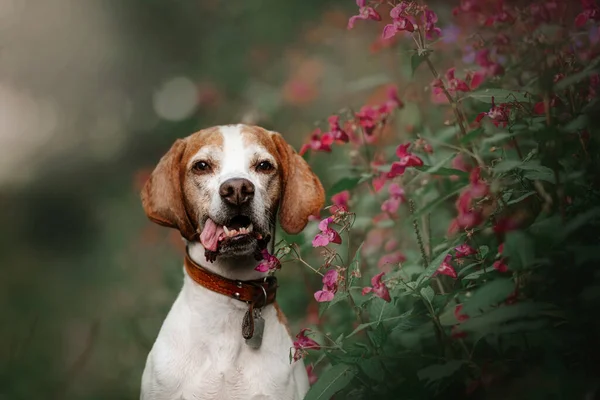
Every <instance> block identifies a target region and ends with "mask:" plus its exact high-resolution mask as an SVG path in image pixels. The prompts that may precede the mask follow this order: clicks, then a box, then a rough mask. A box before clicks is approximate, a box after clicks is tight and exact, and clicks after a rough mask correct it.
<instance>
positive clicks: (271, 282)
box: [184, 249, 278, 308]
mask: <svg viewBox="0 0 600 400" xmlns="http://www.w3.org/2000/svg"><path fill="white" fill-rule="evenodd" d="M184 265H185V269H186V271H187V273H188V275H189V276H190V278H192V280H193V281H194V282H196V283H197V284H199V285H201V286H204V287H205V288H207V289H208V290H212V291H213V292H215V293H219V294H223V295H225V296H227V297H231V298H232V299H236V300H239V301H242V302H244V303H247V304H250V305H252V306H253V307H257V308H262V307H264V306H266V305H267V304H271V303H273V302H274V301H275V296H276V294H277V287H278V285H277V278H275V277H274V276H267V277H265V278H264V279H255V280H250V281H238V280H233V279H227V278H224V277H222V276H220V275H217V274H215V273H214V272H211V271H209V270H207V269H206V268H204V267H202V266H200V265H198V264H196V263H195V262H194V261H193V260H192V259H191V258H190V256H189V254H188V252H187V249H186V254H185V260H184Z"/></svg>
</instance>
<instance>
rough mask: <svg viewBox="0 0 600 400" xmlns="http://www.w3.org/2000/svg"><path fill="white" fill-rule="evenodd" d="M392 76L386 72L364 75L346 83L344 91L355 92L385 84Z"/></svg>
mask: <svg viewBox="0 0 600 400" xmlns="http://www.w3.org/2000/svg"><path fill="white" fill-rule="evenodd" d="M391 80H392V78H391V77H390V76H389V75H388V74H384V73H383V74H377V75H371V76H366V77H364V78H361V79H358V80H355V81H353V82H350V83H348V84H347V85H346V86H345V87H346V93H348V94H350V93H356V92H362V91H364V90H371V89H375V88H377V87H379V86H381V85H385V84H386V83H389V82H390V81H391Z"/></svg>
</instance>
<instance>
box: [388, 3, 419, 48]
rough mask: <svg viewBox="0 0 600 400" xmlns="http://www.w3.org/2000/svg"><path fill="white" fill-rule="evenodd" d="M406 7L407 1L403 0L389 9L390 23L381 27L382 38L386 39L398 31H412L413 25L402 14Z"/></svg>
mask: <svg viewBox="0 0 600 400" xmlns="http://www.w3.org/2000/svg"><path fill="white" fill-rule="evenodd" d="M407 7H408V3H405V2H404V1H403V2H401V3H400V4H398V5H397V6H396V7H394V8H392V9H391V11H390V17H392V21H393V22H392V23H391V24H388V25H386V26H385V27H384V28H383V34H382V38H383V39H384V40H388V39H391V38H393V37H394V36H396V34H398V33H399V32H402V31H407V32H414V31H415V26H414V25H413V23H412V22H411V21H410V19H408V18H407V17H406V16H405V15H403V14H404V12H405V11H406V8H407Z"/></svg>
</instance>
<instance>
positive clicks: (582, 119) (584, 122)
mask: <svg viewBox="0 0 600 400" xmlns="http://www.w3.org/2000/svg"><path fill="white" fill-rule="evenodd" d="M589 124H590V122H589V118H588V116H587V115H584V114H583V115H579V116H578V117H577V118H575V119H573V120H571V121H570V122H569V123H568V124H566V125H565V126H563V127H562V129H561V130H562V131H563V132H569V133H574V132H578V131H580V130H582V129H585V128H587V127H588V126H589Z"/></svg>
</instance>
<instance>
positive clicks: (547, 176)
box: [494, 160, 556, 183]
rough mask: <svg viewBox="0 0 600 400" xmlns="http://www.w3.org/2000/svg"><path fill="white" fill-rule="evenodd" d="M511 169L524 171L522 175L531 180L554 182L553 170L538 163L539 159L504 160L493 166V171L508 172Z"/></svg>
mask: <svg viewBox="0 0 600 400" xmlns="http://www.w3.org/2000/svg"><path fill="white" fill-rule="evenodd" d="M513 169H519V170H522V171H524V174H523V176H524V177H525V178H527V179H531V180H542V181H547V182H550V183H555V182H556V179H555V177H554V171H552V169H550V168H548V167H545V166H543V165H541V164H540V162H539V160H531V161H527V162H521V161H517V160H504V161H501V162H499V163H498V164H496V165H495V166H494V172H495V173H503V172H508V171H511V170H513Z"/></svg>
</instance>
